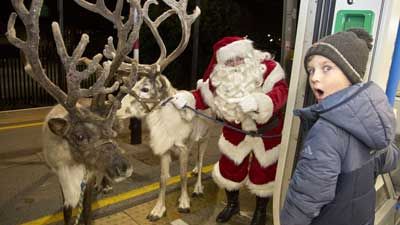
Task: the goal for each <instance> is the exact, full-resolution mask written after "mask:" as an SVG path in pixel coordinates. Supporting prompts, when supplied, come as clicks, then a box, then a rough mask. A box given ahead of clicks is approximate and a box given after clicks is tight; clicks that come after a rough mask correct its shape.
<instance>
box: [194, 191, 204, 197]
mask: <svg viewBox="0 0 400 225" xmlns="http://www.w3.org/2000/svg"><path fill="white" fill-rule="evenodd" d="M203 196H204V194H203V193H201V192H199V193H197V192H193V193H192V197H193V198H200V197H203Z"/></svg>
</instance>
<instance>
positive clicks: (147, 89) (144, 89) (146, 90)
mask: <svg viewBox="0 0 400 225" xmlns="http://www.w3.org/2000/svg"><path fill="white" fill-rule="evenodd" d="M140 91H141V92H149V88H147V87H144V88H142V89H140Z"/></svg>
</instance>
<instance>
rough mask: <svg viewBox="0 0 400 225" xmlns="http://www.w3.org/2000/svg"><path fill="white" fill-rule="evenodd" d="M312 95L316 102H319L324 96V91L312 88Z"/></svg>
mask: <svg viewBox="0 0 400 225" xmlns="http://www.w3.org/2000/svg"><path fill="white" fill-rule="evenodd" d="M314 95H315V98H316V99H317V100H318V101H320V100H321V99H322V98H323V96H324V91H323V90H322V89H319V88H314Z"/></svg>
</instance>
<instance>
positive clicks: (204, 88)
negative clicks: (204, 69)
mask: <svg viewBox="0 0 400 225" xmlns="http://www.w3.org/2000/svg"><path fill="white" fill-rule="evenodd" d="M209 82H210V79H207V80H206V81H203V79H200V80H198V81H197V89H199V90H200V94H201V97H202V98H203V101H204V103H206V104H207V105H208V107H210V108H211V109H215V107H214V94H213V93H212V92H211V90H210V86H209Z"/></svg>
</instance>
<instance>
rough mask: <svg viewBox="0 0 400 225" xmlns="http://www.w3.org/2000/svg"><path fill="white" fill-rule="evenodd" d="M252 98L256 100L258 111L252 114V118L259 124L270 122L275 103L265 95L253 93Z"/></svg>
mask: <svg viewBox="0 0 400 225" xmlns="http://www.w3.org/2000/svg"><path fill="white" fill-rule="evenodd" d="M252 96H253V97H254V98H255V100H256V102H257V105H258V110H257V112H250V113H249V114H250V116H251V118H253V119H254V120H255V121H256V122H257V123H258V124H263V123H266V122H268V120H269V119H270V118H271V116H272V114H273V112H274V103H273V102H272V99H271V98H270V97H269V96H268V95H266V94H264V93H253V94H252Z"/></svg>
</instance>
